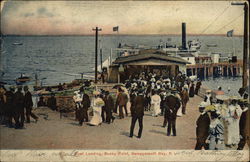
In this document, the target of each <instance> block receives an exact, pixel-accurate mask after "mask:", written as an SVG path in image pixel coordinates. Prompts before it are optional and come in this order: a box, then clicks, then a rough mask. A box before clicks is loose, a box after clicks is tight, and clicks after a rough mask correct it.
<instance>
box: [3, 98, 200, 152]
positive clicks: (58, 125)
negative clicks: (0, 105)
mask: <svg viewBox="0 0 250 162" xmlns="http://www.w3.org/2000/svg"><path fill="white" fill-rule="evenodd" d="M201 100H202V99H201V98H200V97H198V96H196V97H194V98H191V100H190V101H189V103H188V105H187V114H186V115H183V116H182V117H178V118H177V126H176V127H177V136H176V137H174V136H167V135H166V132H167V131H166V128H163V127H161V126H162V123H163V119H164V118H163V116H158V117H152V116H151V115H150V112H145V116H144V119H143V125H144V127H143V133H142V138H141V139H138V138H136V137H135V136H134V137H133V138H129V137H128V136H129V129H130V123H131V117H126V118H125V119H116V120H115V121H114V123H111V124H106V123H103V124H102V125H100V126H88V125H86V124H84V125H83V126H79V125H78V122H77V121H75V120H74V117H73V116H71V117H70V116H69V117H63V118H62V119H60V114H59V113H58V112H53V111H51V110H49V109H48V108H39V109H35V110H34V113H35V114H37V115H38V116H39V121H38V122H37V123H35V122H31V123H30V124H26V123H25V129H21V130H16V129H14V128H7V127H5V126H2V125H1V126H0V129H1V132H0V135H1V149H143V150H147V149H169V150H173V149H194V146H195V143H196V139H195V128H196V124H195V122H196V119H197V118H198V115H199V112H198V105H199V103H200V102H201ZM46 116H47V117H46ZM116 116H117V115H116ZM138 128H139V126H138V123H136V127H135V131H134V133H135V135H137V132H138Z"/></svg>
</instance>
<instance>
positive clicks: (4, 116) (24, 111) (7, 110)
mask: <svg viewBox="0 0 250 162" xmlns="http://www.w3.org/2000/svg"><path fill="white" fill-rule="evenodd" d="M22 90H23V91H24V93H23V91H22ZM32 108H33V101H32V95H31V93H30V91H29V88H28V86H24V87H22V86H18V87H17V90H16V89H15V87H13V86H11V87H9V90H6V88H5V87H4V86H1V87H0V122H1V124H4V125H6V126H7V127H9V128H15V129H23V128H25V127H24V122H25V120H26V123H30V117H32V118H33V119H34V120H35V122H37V121H38V117H37V116H36V115H35V114H34V113H33V112H32ZM13 119H14V122H13Z"/></svg>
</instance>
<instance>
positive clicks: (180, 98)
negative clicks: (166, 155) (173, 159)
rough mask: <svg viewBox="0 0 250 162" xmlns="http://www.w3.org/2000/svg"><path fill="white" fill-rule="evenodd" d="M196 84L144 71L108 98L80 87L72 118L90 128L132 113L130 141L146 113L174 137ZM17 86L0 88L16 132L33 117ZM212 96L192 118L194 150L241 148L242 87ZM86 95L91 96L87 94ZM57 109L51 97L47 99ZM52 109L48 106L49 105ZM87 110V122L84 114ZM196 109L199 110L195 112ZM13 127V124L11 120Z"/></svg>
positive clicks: (6, 120)
mask: <svg viewBox="0 0 250 162" xmlns="http://www.w3.org/2000/svg"><path fill="white" fill-rule="evenodd" d="M201 85H202V83H201V81H199V80H198V81H197V82H196V84H195V82H194V81H193V80H192V79H190V78H189V77H187V76H186V75H183V74H181V73H179V74H178V75H177V76H176V77H169V78H164V77H161V76H158V75H156V74H154V73H149V74H146V73H144V72H142V73H140V74H138V75H135V76H133V77H129V79H128V80H126V82H125V84H118V85H116V86H115V87H113V88H115V89H117V93H116V94H115V96H114V95H112V94H111V93H110V91H107V90H103V89H100V90H95V91H94V92H93V94H92V95H93V98H91V97H90V95H89V94H88V92H87V90H86V89H85V88H84V86H83V87H81V88H80V89H79V91H77V92H75V96H74V97H73V99H74V102H75V106H76V111H75V112H76V119H77V120H78V121H79V125H80V126H82V125H83V123H84V122H85V123H86V124H88V125H91V126H98V125H101V124H102V123H107V124H111V123H113V122H114V120H115V119H116V117H115V115H114V114H117V115H116V116H118V118H119V119H120V120H122V119H124V118H126V117H129V114H131V125H130V135H129V137H131V138H133V136H134V128H135V124H136V122H137V121H138V123H139V131H138V134H137V138H141V137H142V131H143V117H144V112H145V111H147V112H148V113H150V114H151V115H152V117H154V118H156V117H159V116H163V117H164V118H163V121H162V127H167V129H166V135H167V136H170V135H173V136H177V128H176V119H177V117H178V116H182V115H185V114H187V113H188V110H187V109H186V105H187V103H188V102H189V100H190V98H192V97H194V96H195V95H198V94H199V93H200V92H199V91H200V88H201ZM23 89H24V92H25V94H23V93H22V87H20V86H19V87H18V88H17V91H16V92H15V89H14V88H13V87H10V88H9V90H8V91H7V90H6V89H5V88H4V87H3V86H2V87H1V89H0V104H1V105H0V106H1V123H2V124H6V125H7V126H9V127H15V128H16V129H19V128H24V121H25V115H24V114H25V113H26V121H27V123H29V122H30V116H31V117H32V118H34V120H35V121H37V120H38V117H37V116H36V115H35V114H33V113H32V107H33V102H32V99H31V93H30V92H29V90H28V87H27V86H25V87H24V88H23ZM220 91H222V90H221V88H219V89H218V93H217V91H216V93H217V95H213V94H212V91H211V90H207V91H206V95H205V97H204V101H202V103H201V104H200V105H199V111H200V116H199V117H198V119H197V122H196V125H197V128H196V136H197V138H196V139H197V143H196V146H195V149H196V150H200V149H202V148H204V149H209V150H216V149H218V150H219V149H225V146H226V147H234V146H237V149H239V150H241V149H243V148H244V145H245V143H246V133H245V129H246V112H247V111H248V106H249V105H248V104H249V103H248V102H247V99H248V94H247V91H246V90H245V89H242V88H241V89H240V90H239V94H240V96H239V97H227V96H225V95H224V94H223V93H219V92H220ZM92 95H91V96H92ZM39 102H40V103H38V106H39V105H44V104H45V103H44V101H43V98H40V101H39ZM49 103H50V105H54V106H52V107H53V110H57V107H56V99H55V97H54V95H52V96H51V98H50V100H49ZM50 107H51V106H50ZM91 107H92V111H91V113H92V114H91V116H93V117H92V118H91V119H90V118H89V110H90V108H91ZM197 111H198V109H197ZM13 118H14V121H15V124H14V125H13V123H12V119H13Z"/></svg>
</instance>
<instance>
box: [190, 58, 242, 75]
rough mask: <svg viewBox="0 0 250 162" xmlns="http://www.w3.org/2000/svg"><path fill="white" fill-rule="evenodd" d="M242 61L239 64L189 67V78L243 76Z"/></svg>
mask: <svg viewBox="0 0 250 162" xmlns="http://www.w3.org/2000/svg"><path fill="white" fill-rule="evenodd" d="M242 67H243V62H242V60H238V61H237V62H232V63H231V62H230V63H229V62H221V63H210V64H206V63H204V64H195V65H187V76H192V75H197V77H198V78H200V79H205V78H208V77H219V76H223V77H227V76H229V77H238V76H242Z"/></svg>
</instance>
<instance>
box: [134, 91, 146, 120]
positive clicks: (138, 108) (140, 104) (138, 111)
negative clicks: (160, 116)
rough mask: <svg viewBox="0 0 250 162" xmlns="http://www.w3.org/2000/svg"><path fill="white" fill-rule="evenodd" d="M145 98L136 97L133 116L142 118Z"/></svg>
mask: <svg viewBox="0 0 250 162" xmlns="http://www.w3.org/2000/svg"><path fill="white" fill-rule="evenodd" d="M144 106H145V98H144V97H143V96H142V95H139V96H136V97H135V99H134V104H133V107H131V114H132V116H136V117H142V116H143V115H144Z"/></svg>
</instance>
